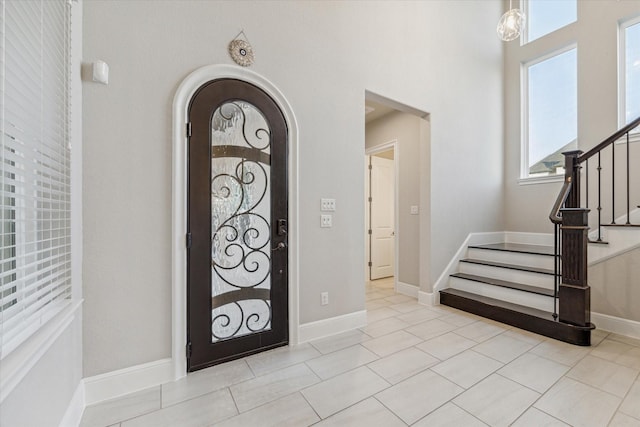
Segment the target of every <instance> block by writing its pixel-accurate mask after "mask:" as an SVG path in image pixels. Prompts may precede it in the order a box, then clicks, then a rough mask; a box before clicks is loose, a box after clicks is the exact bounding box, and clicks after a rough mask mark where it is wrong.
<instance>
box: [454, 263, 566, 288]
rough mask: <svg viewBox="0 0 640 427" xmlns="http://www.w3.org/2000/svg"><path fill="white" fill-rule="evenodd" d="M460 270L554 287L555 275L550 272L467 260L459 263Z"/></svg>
mask: <svg viewBox="0 0 640 427" xmlns="http://www.w3.org/2000/svg"><path fill="white" fill-rule="evenodd" d="M459 270H460V272H461V273H468V274H475V275H476V276H484V277H490V278H492V279H500V280H507V281H509V282H516V283H523V284H526V285H532V286H539V287H541V288H546V289H553V276H552V275H549V274H540V273H532V272H529V271H520V270H511V269H508V268H500V267H492V266H489V265H480V264H471V263H467V262H461V263H459Z"/></svg>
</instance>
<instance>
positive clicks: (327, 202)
mask: <svg viewBox="0 0 640 427" xmlns="http://www.w3.org/2000/svg"><path fill="white" fill-rule="evenodd" d="M320 210H321V211H323V212H333V211H335V210H336V199H320Z"/></svg>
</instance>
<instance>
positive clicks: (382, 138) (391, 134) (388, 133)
mask: <svg viewBox="0 0 640 427" xmlns="http://www.w3.org/2000/svg"><path fill="white" fill-rule="evenodd" d="M421 120H423V119H420V118H419V117H417V116H414V115H412V114H407V113H401V112H393V113H390V114H387V115H386V116H383V117H380V118H379V119H376V120H374V121H372V122H369V123H367V125H366V128H365V147H366V148H367V149H370V148H374V147H376V146H379V145H382V144H385V143H387V142H390V141H393V140H396V141H397V145H398V153H395V155H396V156H397V167H398V174H397V175H398V176H399V181H400V182H399V183H398V185H397V187H396V188H397V189H398V227H399V230H397V233H396V235H397V236H398V237H397V238H396V244H397V245H399V246H398V257H399V258H398V260H397V263H398V277H397V280H398V281H400V282H402V283H406V284H409V285H414V286H420V216H419V215H411V214H410V208H411V205H415V206H419V205H420V180H419V176H420V170H419V168H420V121H421ZM398 154H399V155H398ZM426 172H427V173H425V175H426V176H427V177H428V171H426ZM426 215H429V212H426ZM365 228H366V227H365Z"/></svg>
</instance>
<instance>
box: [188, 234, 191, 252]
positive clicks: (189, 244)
mask: <svg viewBox="0 0 640 427" xmlns="http://www.w3.org/2000/svg"><path fill="white" fill-rule="evenodd" d="M191 242H192V239H191V233H187V249H191Z"/></svg>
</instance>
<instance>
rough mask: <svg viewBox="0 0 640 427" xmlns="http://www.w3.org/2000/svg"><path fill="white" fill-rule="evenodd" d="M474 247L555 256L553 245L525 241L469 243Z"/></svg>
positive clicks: (470, 246)
mask: <svg viewBox="0 0 640 427" xmlns="http://www.w3.org/2000/svg"><path fill="white" fill-rule="evenodd" d="M469 248H472V249H487V250H491V251H504V252H518V253H523V254H532V255H546V256H553V255H554V249H553V246H542V245H526V244H523V243H489V244H486V245H469Z"/></svg>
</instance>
